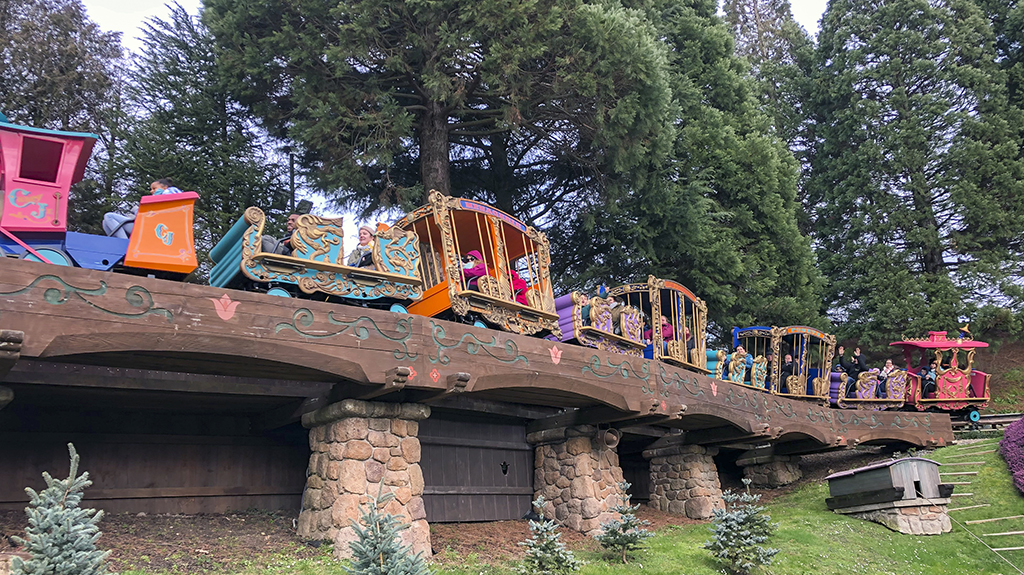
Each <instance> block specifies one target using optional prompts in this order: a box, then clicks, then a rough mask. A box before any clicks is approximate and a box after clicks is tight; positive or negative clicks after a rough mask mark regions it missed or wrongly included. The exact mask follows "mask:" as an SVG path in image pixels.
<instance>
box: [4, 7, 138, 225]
mask: <svg viewBox="0 0 1024 575" xmlns="http://www.w3.org/2000/svg"><path fill="white" fill-rule="evenodd" d="M121 68H122V60H121V41H120V33H117V32H103V31H102V30H100V28H99V27H98V26H97V25H96V24H95V23H93V22H91V21H90V20H89V19H88V17H87V16H86V14H85V9H84V7H83V6H82V3H81V2H80V0H0V94H3V100H2V101H0V112H2V113H4V114H6V115H7V117H8V119H9V120H10V121H11V122H14V123H17V124H22V125H27V126H33V127H36V128H47V129H53V130H64V131H73V132H89V133H94V134H96V135H98V136H99V141H98V143H97V145H96V146H95V147H94V148H93V153H92V160H91V161H90V162H89V164H88V166H87V169H86V174H85V179H83V181H82V182H80V183H79V184H77V185H75V187H74V188H72V190H71V197H70V204H69V208H68V209H69V213H68V225H69V227H70V228H71V229H73V230H77V231H84V232H92V233H102V227H101V225H100V222H101V220H102V216H103V212H105V211H108V210H109V209H111V207H112V206H113V205H114V202H115V200H116V197H117V195H118V194H117V191H118V189H119V186H120V182H119V180H118V178H117V170H116V168H115V166H114V165H113V163H112V159H113V158H114V157H115V156H116V155H117V153H118V150H119V141H118V139H117V137H116V136H115V134H114V131H115V130H114V126H115V125H116V124H117V123H118V122H119V121H120V119H121V116H120V109H119V103H120V88H119V86H120V83H121V82H120V80H121V74H122V71H121Z"/></svg>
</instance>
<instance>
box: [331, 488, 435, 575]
mask: <svg viewBox="0 0 1024 575" xmlns="http://www.w3.org/2000/svg"><path fill="white" fill-rule="evenodd" d="M383 490H384V484H383V483H381V484H380V489H379V490H378V491H377V497H375V498H374V499H373V501H371V502H370V504H369V505H367V506H366V510H365V511H364V512H363V514H362V516H361V517H360V520H359V523H356V522H355V521H352V528H353V529H355V531H356V535H357V536H358V537H359V539H358V540H356V541H353V542H351V543H349V546H350V547H351V548H352V565H351V566H350V567H346V568H345V572H346V573H348V574H349V575H430V570H429V569H427V565H426V562H425V561H424V560H423V556H422V555H421V554H419V553H417V554H415V555H413V554H412V548H411V547H410V546H408V545H402V544H401V539H399V534H400V533H401V531H402V530H403V529H408V527H409V525H408V524H407V523H401V522H400V521H399V520H400V518H401V516H400V515H399V516H395V515H392V514H390V513H387V512H386V511H384V507H386V506H387V504H388V502H389V501H391V500H392V499H394V498H395V494H394V493H390V492H388V493H382V492H383Z"/></svg>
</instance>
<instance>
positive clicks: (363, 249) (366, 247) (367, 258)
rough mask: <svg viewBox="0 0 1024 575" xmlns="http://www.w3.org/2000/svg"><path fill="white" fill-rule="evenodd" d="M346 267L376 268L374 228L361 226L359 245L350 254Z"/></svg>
mask: <svg viewBox="0 0 1024 575" xmlns="http://www.w3.org/2000/svg"><path fill="white" fill-rule="evenodd" d="M345 265H349V266H353V267H357V268H374V267H376V266H374V265H373V228H371V227H370V226H359V244H358V245H356V247H355V249H354V250H352V252H351V253H350V254H348V259H346V260H345Z"/></svg>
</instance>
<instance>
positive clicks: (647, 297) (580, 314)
mask: <svg viewBox="0 0 1024 575" xmlns="http://www.w3.org/2000/svg"><path fill="white" fill-rule="evenodd" d="M555 308H556V309H557V310H558V316H559V328H560V329H561V332H562V341H564V342H567V343H578V344H580V345H585V346H588V347H595V348H598V349H604V350H610V351H615V352H618V353H623V354H626V355H633V356H637V357H641V356H642V357H646V358H648V359H657V360H660V361H664V362H666V363H670V364H673V365H678V366H680V367H685V368H688V369H693V370H696V371H700V372H703V373H707V372H708V369H707V351H706V350H707V340H706V332H707V305H706V304H705V303H704V301H703V300H701V299H700V298H698V297H697V296H695V295H694V294H693V292H691V291H690V290H689V289H687V288H686V287H684V286H683V285H682V284H679V283H676V282H674V281H670V280H663V279H658V278H656V277H654V276H649V277H648V278H647V283H633V284H626V285H623V286H618V287H615V288H611V289H601V290H599V292H598V294H597V295H594V296H593V297H591V296H588V295H587V294H584V293H581V292H572V293H570V294H567V295H564V296H561V297H559V298H558V299H557V300H555ZM662 318H664V319H663V320H662ZM652 320H655V321H652Z"/></svg>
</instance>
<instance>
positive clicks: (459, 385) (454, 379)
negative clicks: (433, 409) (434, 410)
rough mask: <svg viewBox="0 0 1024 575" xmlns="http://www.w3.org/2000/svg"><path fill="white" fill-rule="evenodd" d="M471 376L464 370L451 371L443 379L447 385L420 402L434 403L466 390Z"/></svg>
mask: <svg viewBox="0 0 1024 575" xmlns="http://www.w3.org/2000/svg"><path fill="white" fill-rule="evenodd" d="M471 377H472V376H471V375H470V374H468V373H466V372H464V371H460V372H458V373H453V374H451V375H449V376H448V379H446V380H445V381H446V382H447V383H448V387H447V388H446V389H445V390H444V391H441V392H438V393H434V394H432V395H430V396H428V397H425V398H423V399H421V400H419V401H420V403H436V402H438V401H441V400H443V399H446V398H449V397H452V396H455V395H459V394H461V393H463V392H465V391H466V387H467V386H468V385H469V380H470V378H471Z"/></svg>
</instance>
